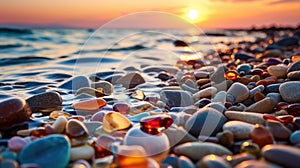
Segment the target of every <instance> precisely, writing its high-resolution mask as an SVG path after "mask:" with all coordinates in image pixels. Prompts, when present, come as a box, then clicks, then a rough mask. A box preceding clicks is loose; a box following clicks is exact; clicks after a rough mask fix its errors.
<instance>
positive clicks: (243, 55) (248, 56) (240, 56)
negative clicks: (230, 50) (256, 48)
mask: <svg viewBox="0 0 300 168" xmlns="http://www.w3.org/2000/svg"><path fill="white" fill-rule="evenodd" d="M253 58H255V56H253V55H251V54H249V53H242V52H238V53H236V54H235V55H234V59H235V60H237V59H240V60H244V61H247V60H248V59H253Z"/></svg>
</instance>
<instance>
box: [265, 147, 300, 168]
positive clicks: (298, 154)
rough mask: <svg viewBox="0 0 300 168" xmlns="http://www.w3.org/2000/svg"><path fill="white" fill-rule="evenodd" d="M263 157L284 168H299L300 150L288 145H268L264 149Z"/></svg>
mask: <svg viewBox="0 0 300 168" xmlns="http://www.w3.org/2000/svg"><path fill="white" fill-rule="evenodd" d="M262 154H263V157H264V158H265V159H266V160H268V161H270V162H273V163H276V164H278V165H281V166H283V167H290V168H297V167H299V162H298V161H299V160H300V149H298V148H295V147H292V146H287V145H267V146H265V147H264V148H263V149H262Z"/></svg>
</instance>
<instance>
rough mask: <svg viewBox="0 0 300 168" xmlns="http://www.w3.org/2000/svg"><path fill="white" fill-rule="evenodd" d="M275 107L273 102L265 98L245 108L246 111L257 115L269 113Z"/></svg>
mask: <svg viewBox="0 0 300 168" xmlns="http://www.w3.org/2000/svg"><path fill="white" fill-rule="evenodd" d="M275 106H276V104H275V102H274V101H273V100H272V99H271V98H269V97H266V98H264V99H262V100H260V101H258V102H256V103H254V104H252V105H251V106H249V107H247V108H246V111H249V112H257V113H271V112H272V110H273V108H274V107H275Z"/></svg>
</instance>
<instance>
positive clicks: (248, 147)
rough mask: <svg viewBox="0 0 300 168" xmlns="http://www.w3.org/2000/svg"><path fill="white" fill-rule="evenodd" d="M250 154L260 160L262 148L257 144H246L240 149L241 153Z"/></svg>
mask: <svg viewBox="0 0 300 168" xmlns="http://www.w3.org/2000/svg"><path fill="white" fill-rule="evenodd" d="M243 152H245V153H249V154H251V155H253V156H255V157H256V158H259V157H260V156H261V151H260V148H259V146H258V145H257V144H255V143H252V142H244V143H243V144H242V146H241V148H240V153H243Z"/></svg>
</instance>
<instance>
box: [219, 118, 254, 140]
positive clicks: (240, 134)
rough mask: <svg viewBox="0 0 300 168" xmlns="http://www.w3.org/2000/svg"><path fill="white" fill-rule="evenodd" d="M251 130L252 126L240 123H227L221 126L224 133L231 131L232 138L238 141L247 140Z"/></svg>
mask: <svg viewBox="0 0 300 168" xmlns="http://www.w3.org/2000/svg"><path fill="white" fill-rule="evenodd" d="M253 128H254V125H252V124H248V123H246V122H242V121H228V122H227V123H225V124H224V126H223V130H224V131H225V130H228V131H231V132H232V133H233V136H234V138H236V139H239V140H243V139H248V138H249V133H250V132H251V130H252V129H253Z"/></svg>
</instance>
